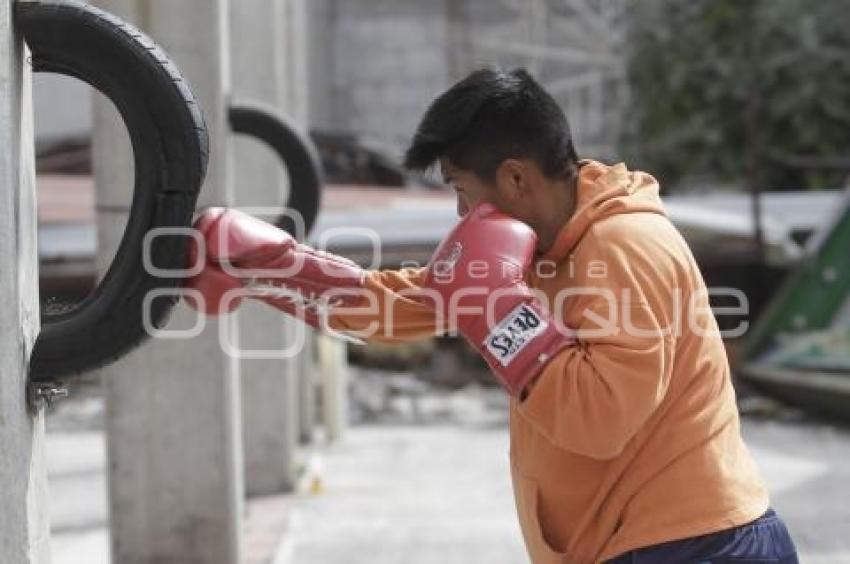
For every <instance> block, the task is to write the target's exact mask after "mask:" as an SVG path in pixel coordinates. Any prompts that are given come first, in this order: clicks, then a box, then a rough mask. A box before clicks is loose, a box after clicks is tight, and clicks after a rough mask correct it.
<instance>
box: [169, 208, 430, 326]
mask: <svg viewBox="0 0 850 564" xmlns="http://www.w3.org/2000/svg"><path fill="white" fill-rule="evenodd" d="M194 227H195V229H196V230H197V232H198V234H199V236H198V237H197V238H193V239H192V240H191V244H190V248H189V253H188V254H189V262H190V264H191V266H192V267H196V266H200V272H199V273H198V274H196V275H195V276H193V277H191V278H189V279H188V280H186V283H185V288H186V300H187V302H188V303H189V305H190V306H192V307H194V308H195V309H198V310H201V311H204V312H206V313H207V314H211V315H217V314H220V313H225V312H228V311H232V310H234V309H235V308H237V307H238V306H239V303H240V302H241V300H242V299H243V298H250V299H256V300H260V301H262V302H264V303H267V304H268V305H270V306H272V307H275V308H277V309H279V310H281V311H284V312H286V313H288V314H290V315H293V316H295V317H297V318H299V319H301V320H302V321H304V322H306V323H308V324H309V325H311V326H313V327H315V328H318V329H331V330H336V331H340V332H345V333H348V334H351V335H352V336H355V337H358V338H361V339H371V340H378V341H388V342H398V341H405V340H413V339H418V338H424V337H427V336H429V335H433V334H435V332H436V331H437V328H436V322H435V314H434V310H433V307H429V306H428V303H427V300H426V299H425V298H424V294H423V292H422V289H421V277H422V269H416V268H405V269H401V270H395V271H394V270H386V271H366V270H364V269H362V268H360V267H359V266H358V265H357V264H355V263H354V262H352V261H350V260H348V259H345V258H343V257H340V256H336V255H333V254H330V253H325V252H322V251H317V250H316V249H313V248H311V247H309V246H307V245H303V244H300V243H298V242H297V241H295V240H294V239H293V238H292V237H291V236H290V235H289V234H288V233H286V232H285V231H283V230H281V229H278V228H277V227H275V226H274V225H271V224H269V223H266V222H264V221H261V220H259V219H257V218H254V217H252V216H250V215H247V214H245V213H242V212H240V211H238V210H235V209H227V208H209V209H207V210H204V211H203V212H201V213H200V214H199V216H198V218H197V219H196V220H195V222H194Z"/></svg>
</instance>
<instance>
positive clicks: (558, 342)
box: [423, 203, 575, 396]
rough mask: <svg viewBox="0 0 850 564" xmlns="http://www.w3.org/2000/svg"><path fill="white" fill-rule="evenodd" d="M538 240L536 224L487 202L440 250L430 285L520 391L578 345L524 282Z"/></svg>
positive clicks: (429, 271)
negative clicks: (564, 351) (562, 353)
mask: <svg viewBox="0 0 850 564" xmlns="http://www.w3.org/2000/svg"><path fill="white" fill-rule="evenodd" d="M536 243H537V236H536V235H535V233H534V231H533V230H532V229H531V228H530V227H529V226H527V225H526V224H524V223H522V222H521V221H518V220H516V219H512V218H511V217H508V216H507V215H505V214H503V213H501V212H499V211H498V210H497V209H496V208H495V207H494V206H492V205H490V204H486V203H484V204H479V205H478V206H476V207H475V208H473V209H472V210H471V211H469V213H467V214H466V216H464V217H463V219H461V221H460V223H458V225H457V226H456V227H455V228H454V230H453V231H452V232H451V233H450V234H449V235H448V237H446V238H445V239H444V240H443V242H442V243H441V244H440V246H439V247H438V248H437V251H436V253H434V256H433V257H432V258H431V260H430V262H429V263H428V266H427V268H426V274H425V278H424V284H423V287H424V288H426V289H428V290H432V291H434V292H436V293H437V294H438V295H439V298H440V299H439V300H436V302H437V303H438V306H437V307H438V313H439V314H441V315H442V316H443V319H444V320H447V321H449V322H450V324H451V325H455V326H456V327H457V330H458V332H459V333H461V334H462V335H463V336H464V337H466V339H467V340H468V341H469V342H470V343H471V344H472V346H474V347H475V348H476V349H477V350H478V351H479V352H480V353H481V355H482V356H483V357H484V359H485V360H486V361H487V364H488V365H489V366H490V368H491V369H492V370H493V372H494V373H495V374H496V377H497V378H498V379H499V381H500V382H501V383H502V385H503V386H504V387H505V388H506V389H507V390H508V392H509V393H510V394H511V395H514V396H517V395H519V394H520V393H521V392H522V391H523V390H524V389H525V388H526V386H527V385H528V384H529V383H530V382H531V381H532V380H533V379H534V378H535V377H536V376H537V375H538V374H539V373H540V372H541V371H542V370H543V368H544V367H545V366H546V365H547V364H548V363H549V361H550V360H551V359H552V357H554V356H555V354H557V353H558V352H559V351H560V350H562V349H563V348H565V347H567V346H570V345H572V344H574V343H575V338H574V337H573V336H572V335H571V334H569V333H568V332H567V331H564V330H563V329H561V330H559V328H558V326H557V324H556V322H555V320H554V319H553V318H552V317H551V316H550V315H549V313H548V312H546V311H545V309H544V308H543V306H542V304H541V303H540V301H539V300H538V299H537V297H536V296H535V295H534V293H533V292H532V290H531V288H529V287H528V285H527V284H526V283H525V282H524V281H523V278H524V275H525V272H526V270H527V269H528V267H529V265H530V264H531V260H532V257H533V254H534V249H535V246H536Z"/></svg>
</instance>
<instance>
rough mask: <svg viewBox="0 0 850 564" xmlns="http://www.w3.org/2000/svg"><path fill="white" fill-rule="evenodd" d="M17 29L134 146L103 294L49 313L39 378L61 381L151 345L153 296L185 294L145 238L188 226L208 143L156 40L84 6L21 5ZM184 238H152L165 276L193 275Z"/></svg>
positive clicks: (156, 318) (157, 322)
mask: <svg viewBox="0 0 850 564" xmlns="http://www.w3.org/2000/svg"><path fill="white" fill-rule="evenodd" d="M14 5H15V14H14V16H15V25H16V27H17V29H18V30H19V31H20V32H21V33H22V34H23V37H24V40H25V41H26V43H27V44H28V45H29V48H30V50H31V51H32V68H33V70H34V71H36V72H54V73H59V74H65V75H69V76H73V77H76V78H78V79H80V80H82V81H84V82H86V83H88V84H90V85H91V86H92V87H94V88H95V89H97V90H99V91H100V92H101V93H103V94H104V95H105V96H106V97H108V98H109V99H110V100H111V101H112V103H113V104H114V105H115V107H116V108H117V110H118V112H119V113H120V115H121V117H122V118H123V120H124V122H125V124H126V126H127V131H128V133H129V137H130V140H131V143H132V147H133V157H134V163H135V188H134V193H133V201H132V207H131V210H130V213H129V218H128V220H127V227H126V229H125V231H124V235H123V237H122V239H121V243H120V245H119V247H118V250H117V252H116V255H115V258H114V259H113V261H112V264H111V265H110V267H109V269H108V271H107V273H106V275H105V276H104V277H103V279H102V281H101V282H100V284H99V285H98V287H97V288H96V289H95V290H94V291H93V292H92V293H91V294H90V295H89V296H88V297H87V298H86V299H85V300H84V301H83V302H81V303H80V304H78V305H77V306H76V307H74V308H73V309H71V310H70V311H66V312H60V313H52V312H49V311H48V312H43V314H42V319H41V332H40V333H39V335H38V338H37V340H36V343H35V348H34V350H33V353H32V357H31V359H30V379H31V380H34V381H44V380H53V379H56V378H58V377H61V376H66V375H69V374H75V373H79V372H82V371H85V370H89V369H92V368H96V367H98V366H102V365H104V364H107V363H109V362H111V361H113V360H115V359H117V358H118V357H120V356H122V355H124V354H125V353H126V352H127V351H129V350H130V349H132V348H133V347H134V346H136V345H137V344H139V343H140V342H141V341H142V340H143V339H144V338H145V337H147V336H148V333H147V331H146V330H145V327H144V323H143V319H144V317H143V315H144V312H143V305H144V300H145V296H146V295H148V293H149V292H151V291H152V290H157V289H163V288H166V289H167V288H176V287H177V286H179V285H180V282H181V279H180V278H179V277H158V276H155V275H154V274H153V273H150V272H147V269H146V268H145V266H144V263H143V260H142V252H143V248H142V245H143V239H144V237H145V234H146V233H148V232H149V231H151V230H152V229H154V228H157V227H188V226H190V225H191V220H192V213H193V211H194V209H195V202H196V200H197V197H198V192H199V190H200V187H201V184H202V183H203V179H204V175H205V173H206V167H207V159H208V137H207V131H206V127H205V125H204V120H203V117H202V115H201V111H200V108H199V106H198V103H197V102H196V100H195V98H194V96H193V94H192V92H191V91H190V89H189V86H188V85H187V83H186V81H185V80H184V79H183V77H182V76H181V75H180V73H179V71H178V70H177V68H176V67H175V66H174V64H173V63H172V62H171V61H170V60H169V59H168V57H167V56H166V54H165V53H164V52H163V51H162V50H161V49H160V48H159V47H157V46H156V45H155V44H154V43H153V41H152V40H151V39H150V38H149V37H147V36H146V35H144V34H143V33H141V32H140V31H139V30H138V29H136V28H135V27H133V26H131V25H129V24H127V23H125V22H123V21H121V20H120V19H118V18H116V17H115V16H113V15H111V14H108V13H106V12H104V11H102V10H99V9H97V8H94V7H92V6H89V5H88V4H85V3H83V2H78V1H76V0H40V1H26V2H15V3H14ZM186 242H187V238H186V237H184V236H177V235H172V236H160V237H156V238H155V239H153V244H152V246H151V251H150V257H151V260H152V263H153V265H154V266H156V267H158V268H161V269H180V268H185V266H186V264H185V257H186ZM177 299H178V297H177V296H161V297H158V298H155V299H154V300H153V301H152V302H151V304H150V307H149V310H148V311H149V319H150V321H151V322H152V324H153V325H154V326H156V327H160V326H162V325H164V323H165V322H166V321H167V317H168V313H169V311H170V309H171V307H172V306H173V305H174V303H175V302H176V301H177Z"/></svg>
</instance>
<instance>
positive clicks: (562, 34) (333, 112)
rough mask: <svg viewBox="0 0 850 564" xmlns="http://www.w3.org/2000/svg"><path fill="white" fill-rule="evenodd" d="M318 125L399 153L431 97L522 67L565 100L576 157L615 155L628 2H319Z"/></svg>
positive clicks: (315, 33) (315, 36) (314, 35)
mask: <svg viewBox="0 0 850 564" xmlns="http://www.w3.org/2000/svg"><path fill="white" fill-rule="evenodd" d="M310 7H311V28H310V30H311V34H310V35H311V45H312V47H311V52H312V53H313V59H312V64H311V72H312V73H313V74H312V76H311V79H310V80H311V86H312V88H313V91H314V95H313V96H312V99H313V100H314V104H313V111H312V113H311V123H312V124H313V125H316V126H320V127H323V128H329V129H341V130H347V131H352V132H357V133H361V134H363V135H365V136H366V137H369V138H372V139H374V140H376V141H377V142H379V143H381V144H384V145H387V146H389V147H391V148H392V149H393V150H395V151H396V152H397V153H400V152H401V151H402V149H403V147H404V145H405V144H406V143H407V142H408V140H409V138H410V135H411V134H412V132H413V129H414V128H415V126H416V124H417V123H418V120H419V118H420V117H421V115H422V112H423V111H424V110H425V108H426V107H427V105H428V103H429V102H430V101H431V100H432V99H433V97H434V96H435V95H436V94H438V93H439V92H441V91H442V90H444V89H445V88H446V87H448V86H449V85H450V84H452V83H453V82H454V81H456V80H457V79H459V78H461V77H462V76H464V75H465V74H466V73H467V72H469V71H470V70H472V69H474V68H478V67H480V66H483V65H499V66H503V67H508V68H511V67H515V66H525V67H528V68H529V69H530V70H531V71H532V72H533V73H534V74H535V76H537V77H538V78H539V79H540V80H541V82H542V83H543V84H544V86H546V87H547V88H548V89H549V90H550V91H551V92H552V93H553V95H554V96H555V97H556V99H557V100H558V101H559V103H560V104H561V106H562V107H563V108H564V110H565V111H566V113H567V116H568V118H569V119H570V121H571V125H572V126H573V130H574V134H575V136H576V139H577V142H578V148H579V151H580V152H581V153H583V154H585V155H588V156H595V157H604V158H612V157H614V156H615V155H616V152H617V150H616V144H617V139H618V137H619V134H620V129H619V125H618V122H619V115H620V111H621V110H622V108H623V106H624V104H625V103H626V94H627V93H626V89H625V84H624V66H623V61H624V59H623V57H624V55H623V51H624V49H623V47H624V34H625V19H624V3H623V2H617V1H610V0H609V1H603V2H599V3H594V4H593V5H591V3H589V2H586V1H585V0H526V1H524V2H516V1H513V0H443V1H431V2H421V1H417V0H316V1H315V2H311V3H310Z"/></svg>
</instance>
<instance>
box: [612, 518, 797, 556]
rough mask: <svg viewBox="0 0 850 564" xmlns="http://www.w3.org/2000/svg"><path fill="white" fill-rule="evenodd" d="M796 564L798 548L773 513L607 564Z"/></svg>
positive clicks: (634, 553)
mask: <svg viewBox="0 0 850 564" xmlns="http://www.w3.org/2000/svg"><path fill="white" fill-rule="evenodd" d="M727 562H728V563H730V564H733V563H737V564H747V563H751V564H767V563H771V562H772V563H775V564H797V563H798V560H797V549H796V548H795V547H794V541H792V540H791V535H790V534H788V529H787V528H786V527H785V523H784V522H783V521H782V519H780V518H779V516H778V515H777V514H776V513H775V512H774V511H773V509H768V510H767V513H765V514H764V515H762V516H761V517H759V518H758V519H756V520H755V521H753V522H752V523H748V524H746V525H741V526H740V527H735V528H733V529H727V530H725V531H718V532H716V533H710V534H707V535H702V536H699V537H691V538H687V539H682V540H677V541H671V542H665V543H662V544H656V545H652V546H646V547H644V548H639V549H637V550H632V551H630V552H627V553H625V554H621V555H620V556H618V557H617V558H614V559H613V560H609V561H608V564H722V563H727Z"/></svg>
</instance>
